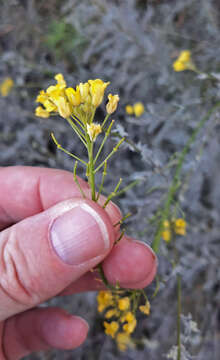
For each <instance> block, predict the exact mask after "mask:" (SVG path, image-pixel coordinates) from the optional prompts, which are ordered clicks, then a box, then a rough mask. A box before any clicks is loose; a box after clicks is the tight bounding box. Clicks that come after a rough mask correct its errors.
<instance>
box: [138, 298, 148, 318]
mask: <svg viewBox="0 0 220 360" xmlns="http://www.w3.org/2000/svg"><path fill="white" fill-rule="evenodd" d="M139 309H140V311H141V312H142V313H144V314H145V315H149V314H150V303H149V301H146V303H145V305H140V306H139Z"/></svg>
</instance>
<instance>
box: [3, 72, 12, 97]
mask: <svg viewBox="0 0 220 360" xmlns="http://www.w3.org/2000/svg"><path fill="white" fill-rule="evenodd" d="M13 86H14V81H13V80H12V79H11V78H10V77H7V78H6V79H5V80H4V81H3V82H2V83H1V84H0V93H1V95H2V96H4V97H5V96H8V94H9V93H10V92H11V89H12V88H13Z"/></svg>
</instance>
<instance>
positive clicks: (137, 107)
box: [125, 101, 145, 117]
mask: <svg viewBox="0 0 220 360" xmlns="http://www.w3.org/2000/svg"><path fill="white" fill-rule="evenodd" d="M125 111H126V113H127V114H128V115H133V114H134V115H135V116H136V117H140V116H141V115H143V113H144V111H145V109H144V105H143V103H142V102H140V101H139V102H136V103H135V104H134V105H133V106H132V105H126V106H125Z"/></svg>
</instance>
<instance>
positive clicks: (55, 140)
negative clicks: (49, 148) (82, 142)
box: [50, 133, 87, 166]
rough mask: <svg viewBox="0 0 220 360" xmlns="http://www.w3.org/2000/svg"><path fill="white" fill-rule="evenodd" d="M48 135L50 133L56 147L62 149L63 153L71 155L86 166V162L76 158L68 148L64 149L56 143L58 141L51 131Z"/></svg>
mask: <svg viewBox="0 0 220 360" xmlns="http://www.w3.org/2000/svg"><path fill="white" fill-rule="evenodd" d="M50 135H51V137H52V139H53V141H54V143H55V144H56V146H57V148H58V149H60V150H62V151H63V152H65V154H67V155H69V156H71V157H73V158H74V159H75V160H77V161H80V162H81V163H82V164H84V165H86V166H87V163H86V162H85V161H84V160H82V159H80V158H78V157H77V156H76V155H74V154H72V153H71V152H69V151H68V150H66V149H64V148H63V147H62V146H61V145H60V144H59V143H58V141H57V139H56V138H55V136H54V134H53V133H51V134H50Z"/></svg>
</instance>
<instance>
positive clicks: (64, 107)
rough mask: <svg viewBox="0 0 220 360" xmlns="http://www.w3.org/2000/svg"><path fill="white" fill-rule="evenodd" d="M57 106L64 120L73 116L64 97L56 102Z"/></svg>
mask: <svg viewBox="0 0 220 360" xmlns="http://www.w3.org/2000/svg"><path fill="white" fill-rule="evenodd" d="M55 104H56V106H57V109H58V113H59V114H60V116H62V117H63V118H64V119H67V118H68V117H70V115H71V109H70V105H69V103H68V102H67V101H66V99H65V98H64V97H62V96H60V97H59V98H58V99H57V100H55Z"/></svg>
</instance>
